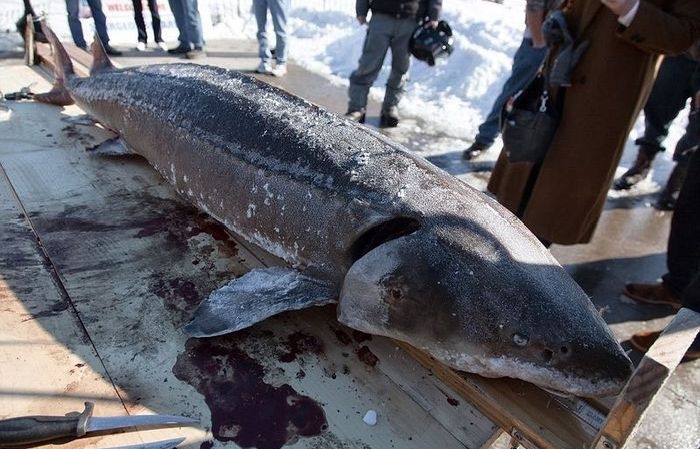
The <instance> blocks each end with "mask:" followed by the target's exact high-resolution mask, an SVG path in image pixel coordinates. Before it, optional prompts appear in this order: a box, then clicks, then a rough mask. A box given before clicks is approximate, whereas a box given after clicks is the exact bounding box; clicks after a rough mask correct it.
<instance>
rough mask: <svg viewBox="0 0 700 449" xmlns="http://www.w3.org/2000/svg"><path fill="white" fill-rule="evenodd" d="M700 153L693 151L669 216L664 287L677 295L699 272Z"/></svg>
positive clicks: (679, 294)
mask: <svg viewBox="0 0 700 449" xmlns="http://www.w3.org/2000/svg"><path fill="white" fill-rule="evenodd" d="M698 198H700V153H698V152H697V151H696V152H695V153H694V154H693V156H692V157H691V158H690V161H689V162H688V171H687V174H686V177H685V181H684V182H683V187H682V188H681V192H680V195H679V196H678V201H677V202H676V208H675V212H674V213H673V218H672V219H671V234H670V235H669V238H668V252H667V255H666V265H667V267H668V273H666V274H665V275H664V276H663V284H664V286H665V287H666V288H667V289H668V290H669V291H671V292H672V293H673V294H675V295H677V296H679V297H680V296H681V294H682V293H683V292H684V291H685V290H686V288H688V286H689V285H690V284H691V281H692V280H693V278H695V276H696V275H697V273H698V272H699V271H700V238H698V230H700V201H698Z"/></svg>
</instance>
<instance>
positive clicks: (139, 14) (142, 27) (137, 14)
mask: <svg viewBox="0 0 700 449" xmlns="http://www.w3.org/2000/svg"><path fill="white" fill-rule="evenodd" d="M131 3H132V4H133V5H134V22H135V23H136V29H137V30H138V33H139V42H143V43H144V44H145V43H146V42H148V35H147V34H146V23H145V22H144V21H143V5H142V4H141V0H131Z"/></svg>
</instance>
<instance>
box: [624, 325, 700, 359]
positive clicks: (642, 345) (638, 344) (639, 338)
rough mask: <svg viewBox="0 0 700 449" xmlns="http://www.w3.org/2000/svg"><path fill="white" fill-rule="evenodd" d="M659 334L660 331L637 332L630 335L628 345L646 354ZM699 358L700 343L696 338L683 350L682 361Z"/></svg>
mask: <svg viewBox="0 0 700 449" xmlns="http://www.w3.org/2000/svg"><path fill="white" fill-rule="evenodd" d="M659 335H661V331H655V332H637V333H635V334H634V335H632V337H630V345H631V346H632V347H633V348H634V349H636V350H637V351H639V352H641V353H644V354H646V353H647V351H649V348H651V346H652V345H653V344H654V343H655V342H656V340H657V339H658V338H659ZM697 358H700V345H699V344H698V339H697V338H696V339H695V342H693V344H692V345H690V347H689V348H688V350H687V351H686V352H685V356H683V361H684V362H688V361H690V360H695V359H697Z"/></svg>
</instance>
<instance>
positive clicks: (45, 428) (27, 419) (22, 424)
mask: <svg viewBox="0 0 700 449" xmlns="http://www.w3.org/2000/svg"><path fill="white" fill-rule="evenodd" d="M94 407H95V405H94V404H93V403H92V402H86V403H85V410H83V412H82V413H80V414H79V415H73V416H41V415H38V416H22V417H18V418H10V419H4V420H0V448H2V447H16V446H28V445H31V444H34V443H43V442H47V441H52V440H59V439H63V438H78V437H81V436H83V435H85V433H86V432H87V422H88V419H90V417H91V416H92V410H93V408H94Z"/></svg>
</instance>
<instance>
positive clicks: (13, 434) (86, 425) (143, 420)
mask: <svg viewBox="0 0 700 449" xmlns="http://www.w3.org/2000/svg"><path fill="white" fill-rule="evenodd" d="M94 407H95V404H93V403H92V402H86V403H85V410H83V412H82V413H80V414H78V415H75V414H73V415H71V416H41V415H37V416H22V417H18V418H9V419H5V420H1V421H0V447H15V446H27V445H30V444H34V443H42V442H48V441H53V440H58V439H66V438H80V437H82V436H84V435H85V434H87V433H88V432H98V431H100V432H104V431H107V430H117V429H124V428H129V427H168V426H177V425H191V424H196V423H198V422H199V421H198V420H196V419H192V418H187V417H184V416H172V415H127V416H115V417H95V418H93V417H92V412H93V409H94Z"/></svg>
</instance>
